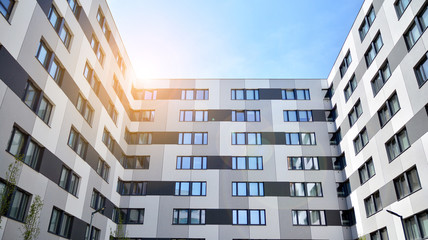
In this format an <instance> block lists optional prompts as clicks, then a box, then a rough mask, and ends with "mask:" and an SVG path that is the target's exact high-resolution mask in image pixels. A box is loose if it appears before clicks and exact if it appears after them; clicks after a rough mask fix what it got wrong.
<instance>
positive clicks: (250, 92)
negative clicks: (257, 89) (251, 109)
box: [245, 90, 255, 100]
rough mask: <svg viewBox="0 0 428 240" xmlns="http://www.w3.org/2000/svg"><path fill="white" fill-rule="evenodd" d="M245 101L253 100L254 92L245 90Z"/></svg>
mask: <svg viewBox="0 0 428 240" xmlns="http://www.w3.org/2000/svg"><path fill="white" fill-rule="evenodd" d="M245 93H246V97H247V98H246V99H247V100H254V99H255V98H254V90H246V92H245Z"/></svg>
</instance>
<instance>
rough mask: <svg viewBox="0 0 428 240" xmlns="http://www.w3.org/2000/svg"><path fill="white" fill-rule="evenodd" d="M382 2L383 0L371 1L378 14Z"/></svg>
mask: <svg viewBox="0 0 428 240" xmlns="http://www.w3.org/2000/svg"><path fill="white" fill-rule="evenodd" d="M382 4H383V0H374V1H373V9H374V11H375V13H376V15H378V13H379V10H380V8H381V7H382ZM366 14H367V13H366ZM360 25H361V23H360Z"/></svg>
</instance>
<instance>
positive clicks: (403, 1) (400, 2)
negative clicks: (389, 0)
mask: <svg viewBox="0 0 428 240" xmlns="http://www.w3.org/2000/svg"><path fill="white" fill-rule="evenodd" d="M411 1H412V0H397V1H395V3H394V6H395V11H396V12H397V16H398V18H400V17H401V15H403V13H404V11H405V10H406V8H407V6H409V3H410V2H411Z"/></svg>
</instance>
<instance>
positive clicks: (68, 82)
mask: <svg viewBox="0 0 428 240" xmlns="http://www.w3.org/2000/svg"><path fill="white" fill-rule="evenodd" d="M60 87H61V89H62V91H64V93H65V95H66V96H67V97H68V98H69V99H70V101H71V103H73V104H76V102H77V98H78V96H79V92H80V89H79V87H78V86H77V84H76V82H74V80H73V78H72V77H71V75H70V74H69V73H68V72H67V71H64V74H63V77H62V81H61V86H60Z"/></svg>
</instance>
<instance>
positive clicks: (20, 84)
mask: <svg viewBox="0 0 428 240" xmlns="http://www.w3.org/2000/svg"><path fill="white" fill-rule="evenodd" d="M0 66H1V67H0V79H1V80H3V82H4V83H5V84H6V86H8V87H9V88H10V89H12V91H13V92H14V93H15V94H16V95H18V97H19V98H22V97H23V96H24V93H25V86H26V85H27V80H28V78H29V76H28V74H27V72H26V71H25V70H24V69H23V68H22V67H21V65H20V64H19V63H18V62H17V61H16V60H15V58H14V57H13V56H12V55H10V53H9V52H8V51H7V50H6V48H5V47H3V46H0Z"/></svg>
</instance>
